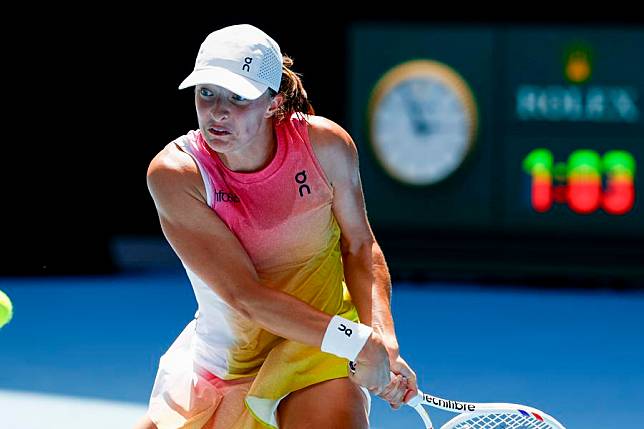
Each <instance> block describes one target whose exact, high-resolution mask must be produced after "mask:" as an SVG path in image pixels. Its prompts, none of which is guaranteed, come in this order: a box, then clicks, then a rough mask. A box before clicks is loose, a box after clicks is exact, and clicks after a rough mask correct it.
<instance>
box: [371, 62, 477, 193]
mask: <svg viewBox="0 0 644 429" xmlns="http://www.w3.org/2000/svg"><path fill="white" fill-rule="evenodd" d="M477 116H478V114H477V109H476V104H475V101H474V97H473V95H472V92H471V91H470V89H469V87H468V85H467V83H466V82H465V81H464V80H463V79H462V78H461V77H460V76H459V75H458V73H456V72H455V71H454V70H452V69H451V68H449V67H447V66H446V65H444V64H441V63H438V62H434V61H425V60H419V61H410V62H407V63H403V64H401V65H399V66H397V67H395V68H393V69H392V70H390V71H389V72H388V73H386V74H385V75H384V76H383V77H382V78H381V79H380V81H379V82H378V84H376V87H375V88H374V90H373V93H372V97H371V100H370V103H369V121H370V123H369V128H370V135H371V145H372V147H373V149H374V152H375V154H376V157H377V158H378V160H379V161H380V163H381V165H382V166H383V167H384V169H385V171H387V173H388V174H389V175H390V176H392V177H393V178H395V179H397V180H399V181H402V182H403V183H406V184H410V185H431V184H435V183H438V182H440V181H442V180H443V179H446V178H447V177H449V176H450V175H451V174H452V173H453V172H454V171H456V169H457V168H458V167H459V166H460V165H461V164H462V163H463V161H464V159H465V157H466V156H467V154H468V153H469V152H470V150H471V148H472V146H473V143H474V138H475V135H476V129H477Z"/></svg>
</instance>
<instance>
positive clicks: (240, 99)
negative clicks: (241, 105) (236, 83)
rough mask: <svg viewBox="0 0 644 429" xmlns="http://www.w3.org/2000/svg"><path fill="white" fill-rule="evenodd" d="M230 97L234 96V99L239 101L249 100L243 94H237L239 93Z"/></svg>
mask: <svg viewBox="0 0 644 429" xmlns="http://www.w3.org/2000/svg"><path fill="white" fill-rule="evenodd" d="M230 98H232V99H233V101H238V102H244V101H248V99H247V98H244V97H242V96H241V95H237V94H233V95H232V96H231V97H230Z"/></svg>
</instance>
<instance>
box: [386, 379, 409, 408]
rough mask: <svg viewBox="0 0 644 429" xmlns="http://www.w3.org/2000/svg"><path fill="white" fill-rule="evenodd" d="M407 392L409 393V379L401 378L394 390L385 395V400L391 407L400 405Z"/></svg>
mask: <svg viewBox="0 0 644 429" xmlns="http://www.w3.org/2000/svg"><path fill="white" fill-rule="evenodd" d="M405 392H407V379H405V378H404V377H400V378H399V381H397V382H396V384H395V386H393V389H391V390H390V391H389V392H387V394H386V395H384V399H386V400H387V401H388V402H389V403H390V405H400V404H401V403H402V400H403V397H404V395H405Z"/></svg>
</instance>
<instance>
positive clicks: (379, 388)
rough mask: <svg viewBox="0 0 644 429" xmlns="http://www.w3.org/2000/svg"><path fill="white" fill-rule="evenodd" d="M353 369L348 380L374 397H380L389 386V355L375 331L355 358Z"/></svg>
mask: <svg viewBox="0 0 644 429" xmlns="http://www.w3.org/2000/svg"><path fill="white" fill-rule="evenodd" d="M355 368H356V370H355V373H349V379H350V380H351V381H353V382H354V383H356V384H358V385H360V386H363V387H366V388H367V389H368V390H369V391H370V392H371V393H373V394H374V395H380V394H381V393H382V392H383V390H384V389H385V388H386V387H387V386H388V385H389V384H390V380H391V375H390V371H389V355H388V354H387V349H386V348H385V346H384V344H383V341H382V337H381V336H380V335H379V334H378V333H376V332H375V331H373V332H372V333H371V336H370V337H369V339H368V340H367V342H366V343H365V345H364V347H362V350H360V353H359V354H358V356H357V357H356V361H355Z"/></svg>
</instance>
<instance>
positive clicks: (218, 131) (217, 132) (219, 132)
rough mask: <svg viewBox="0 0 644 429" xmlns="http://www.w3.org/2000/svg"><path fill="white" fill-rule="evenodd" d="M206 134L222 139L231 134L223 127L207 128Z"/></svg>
mask: <svg viewBox="0 0 644 429" xmlns="http://www.w3.org/2000/svg"><path fill="white" fill-rule="evenodd" d="M208 132H209V133H210V134H212V135H213V136H217V137H222V136H227V135H229V134H232V133H231V132H230V131H229V130H228V129H226V128H223V127H210V128H208Z"/></svg>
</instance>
